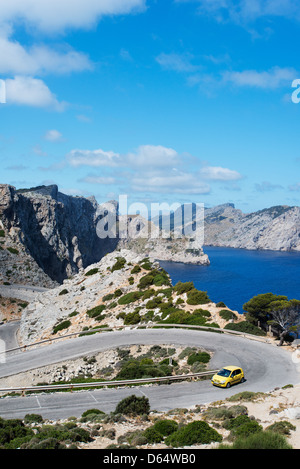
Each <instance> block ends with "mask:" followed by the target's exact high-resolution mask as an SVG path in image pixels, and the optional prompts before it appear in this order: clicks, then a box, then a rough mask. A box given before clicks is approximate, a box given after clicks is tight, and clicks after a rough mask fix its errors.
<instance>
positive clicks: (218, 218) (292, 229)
mask: <svg viewBox="0 0 300 469" xmlns="http://www.w3.org/2000/svg"><path fill="white" fill-rule="evenodd" d="M204 233H205V234H204V236H205V238H204V244H205V245H211V246H228V247H233V248H244V249H261V250H274V251H300V207H289V206H286V205H279V206H274V207H270V208H266V209H263V210H259V211H257V212H253V213H249V214H244V213H242V212H241V210H237V209H235V208H234V206H233V205H228V204H226V205H221V206H218V207H215V208H212V209H208V210H206V211H205V226H204Z"/></svg>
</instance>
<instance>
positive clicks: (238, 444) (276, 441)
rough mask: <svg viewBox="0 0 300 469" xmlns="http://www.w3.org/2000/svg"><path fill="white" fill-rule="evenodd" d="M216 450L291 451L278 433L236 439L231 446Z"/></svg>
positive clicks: (264, 432) (254, 434)
mask: <svg viewBox="0 0 300 469" xmlns="http://www.w3.org/2000/svg"><path fill="white" fill-rule="evenodd" d="M218 449H255V450H258V449H293V447H292V446H291V445H290V444H289V443H288V442H287V440H286V438H285V437H284V436H283V435H280V434H279V433H274V432H270V431H260V432H257V433H253V434H252V435H250V436H248V437H247V438H237V439H236V440H235V442H234V443H233V445H219V448H218Z"/></svg>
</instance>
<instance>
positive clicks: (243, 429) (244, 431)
mask: <svg viewBox="0 0 300 469" xmlns="http://www.w3.org/2000/svg"><path fill="white" fill-rule="evenodd" d="M262 430H263V427H262V426H261V425H259V423H258V422H256V420H249V421H248V422H244V423H243V424H241V425H239V426H237V427H235V428H233V429H232V430H231V438H237V437H241V438H247V437H248V436H249V435H252V434H253V433H257V432H261V431H262Z"/></svg>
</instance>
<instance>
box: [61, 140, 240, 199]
mask: <svg viewBox="0 0 300 469" xmlns="http://www.w3.org/2000/svg"><path fill="white" fill-rule="evenodd" d="M196 161H198V160H197V159H196ZM196 161H195V159H193V160H192V159H191V158H186V155H180V154H179V153H177V152H176V151H175V150H174V149H172V148H168V147H164V146H162V145H141V146H140V147H138V148H137V150H136V151H135V152H132V153H128V154H124V155H120V154H118V153H115V152H112V151H104V150H102V149H97V150H93V151H92V150H72V151H71V152H70V153H69V154H68V155H67V157H66V160H65V163H66V164H68V165H70V166H72V167H78V168H79V167H81V166H87V167H93V168H96V167H99V168H100V167H101V168H105V167H106V168H114V173H113V174H108V175H107V176H105V175H103V174H102V173H101V174H100V175H98V174H92V175H87V176H86V177H84V178H82V179H81V180H80V181H81V182H86V183H90V184H100V185H106V184H122V185H123V186H126V187H128V188H129V189H128V190H130V191H135V192H144V193H145V192H149V193H161V194H168V193H169V194H186V195H188V194H191V195H197V194H198V195H200V194H208V193H210V191H211V187H210V181H211V182H215V183H216V182H232V181H237V180H240V179H242V176H241V174H240V173H238V172H237V171H234V170H231V169H227V168H222V167H218V166H208V165H207V166H204V167H202V168H201V169H197V167H196V169H195V163H196ZM191 164H192V166H191ZM118 170H119V171H118ZM121 170H122V171H121ZM116 176H117V178H118V179H116Z"/></svg>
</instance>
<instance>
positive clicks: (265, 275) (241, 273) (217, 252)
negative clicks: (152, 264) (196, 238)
mask: <svg viewBox="0 0 300 469" xmlns="http://www.w3.org/2000/svg"><path fill="white" fill-rule="evenodd" d="M203 250H204V253H205V254H207V255H208V257H209V260H210V265H208V266H204V265H191V264H181V263H175V262H160V265H161V266H162V267H163V268H164V269H165V270H166V271H167V272H168V273H169V275H170V277H171V279H172V284H173V285H175V284H176V283H177V282H179V281H180V282H190V281H192V282H194V285H195V287H196V288H197V289H198V290H202V291H206V292H207V294H208V296H209V298H210V299H211V301H212V302H214V303H218V302H219V301H223V302H224V303H225V304H226V306H227V307H228V308H230V309H232V310H234V311H237V312H239V313H240V314H242V313H244V309H243V305H244V304H245V303H246V302H247V301H249V300H250V299H251V298H253V297H254V296H256V295H258V294H260V293H269V292H271V293H274V294H277V295H285V296H287V297H288V299H289V300H290V299H297V300H300V253H298V252H278V251H249V250H246V249H232V248H223V247H210V246H206V247H205V246H204V248H203Z"/></svg>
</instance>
